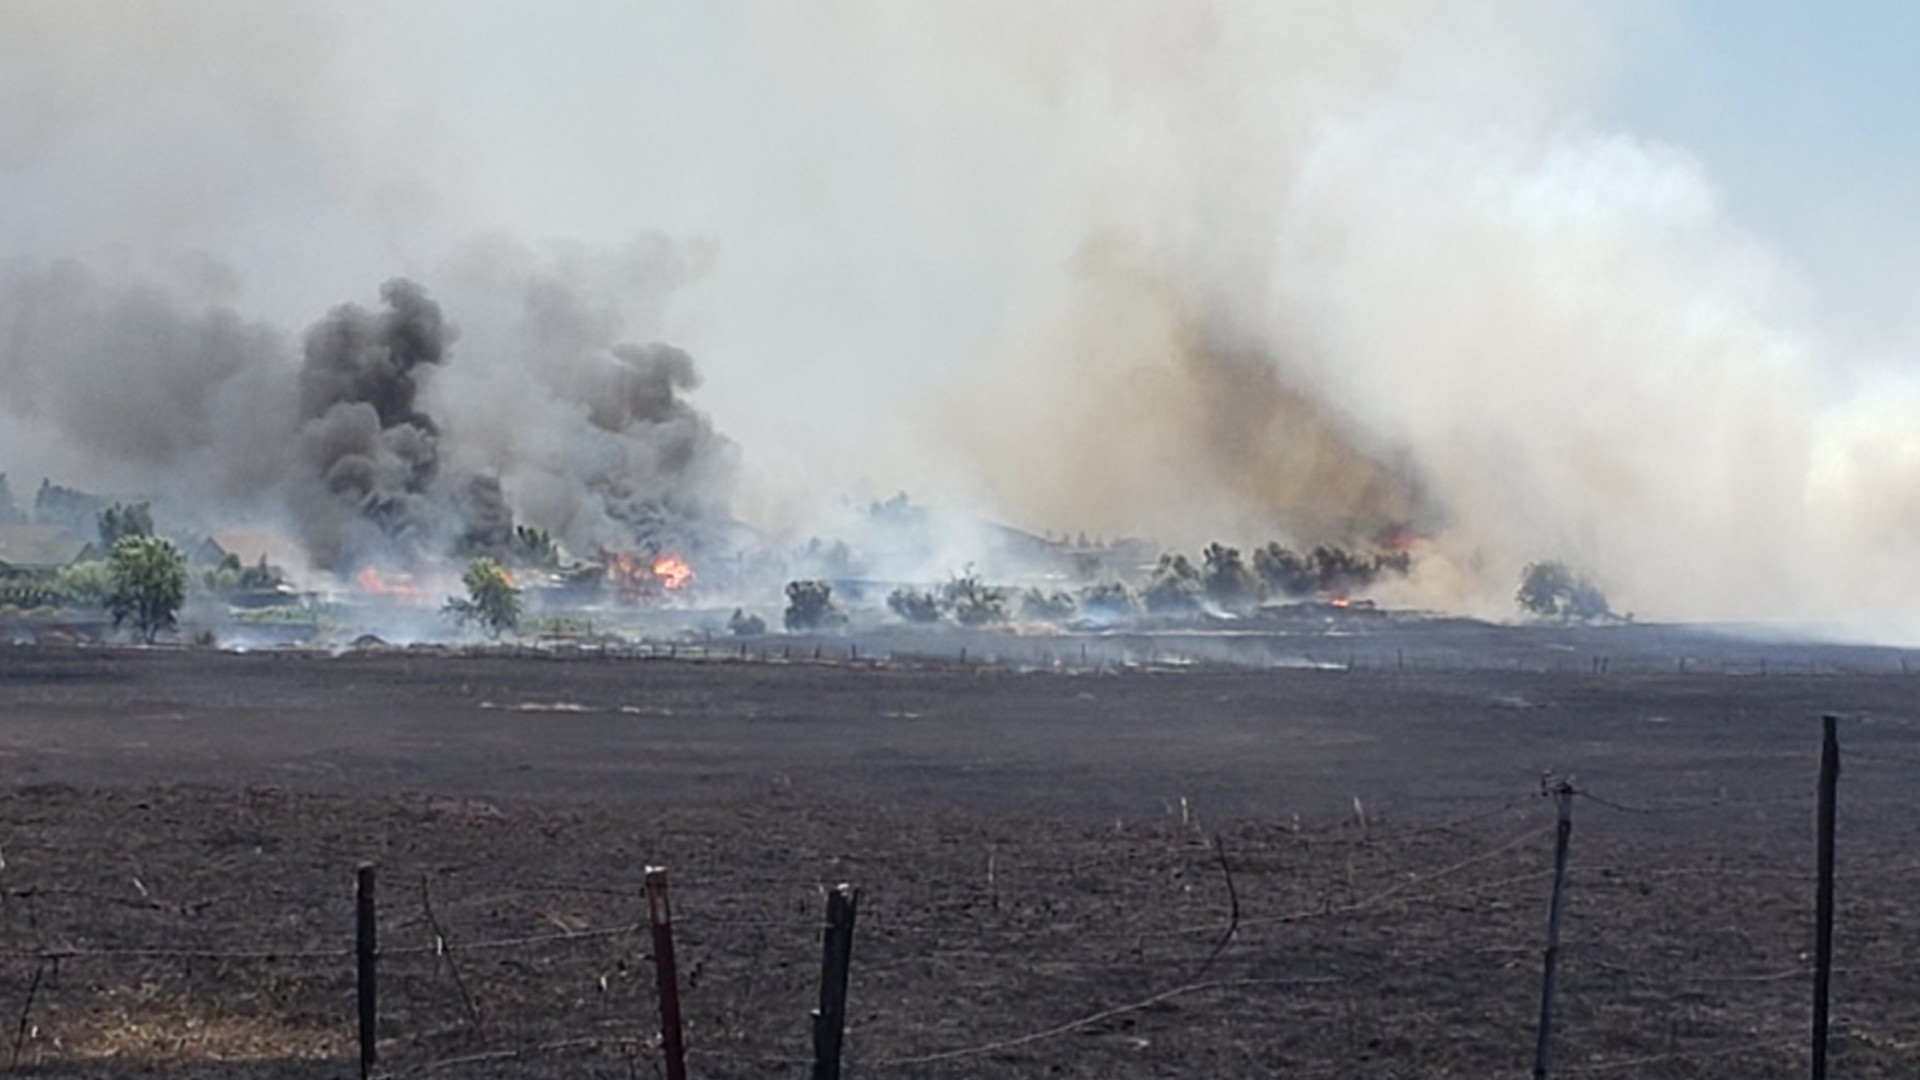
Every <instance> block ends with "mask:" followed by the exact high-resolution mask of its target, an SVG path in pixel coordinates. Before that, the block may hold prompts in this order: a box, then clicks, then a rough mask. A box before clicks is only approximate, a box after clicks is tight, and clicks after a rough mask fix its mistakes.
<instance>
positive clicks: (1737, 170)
mask: <svg viewBox="0 0 1920 1080" xmlns="http://www.w3.org/2000/svg"><path fill="white" fill-rule="evenodd" d="M1635 14H1636V16H1637V17H1635V18H1631V19H1629V20H1628V21H1627V28H1626V31H1625V32H1624V33H1623V35H1622V39H1621V42H1620V44H1619V46H1618V53H1619V69H1618V72H1617V74H1616V76H1615V78H1614V80H1613V86H1612V88H1611V95H1610V98H1611V100H1610V101H1609V103H1608V104H1607V105H1606V106H1605V107H1604V110H1603V113H1602V115H1603V117H1604V118H1605V119H1606V120H1608V121H1611V122H1615V123H1617V124H1619V125H1620V126H1622V127H1624V128H1626V129H1628V130H1633V131H1638V132H1641V133H1643V134H1645V135H1647V136H1648V137H1651V138H1657V139H1661V140H1665V141H1667V142H1671V143H1673V144H1675V145H1677V146H1681V147H1684V148H1686V150H1687V151H1688V152H1689V153H1691V154H1693V155H1694V156H1696V157H1697V158H1699V159H1700V161H1701V163H1702V164H1703V166H1704V167H1705V168H1706V170H1707V172H1708V173H1709V174H1710V175H1711V176H1712V177H1713V179H1714V182H1715V183H1716V184H1717V185H1718V186H1719V187H1720V189H1721V191H1722V192H1723V193H1724V196H1725V199H1726V203H1727V208H1728V213H1729V214H1730V216H1732V217H1733V218H1734V219H1736V220H1738V221H1740V222H1742V223H1744V224H1746V225H1747V227H1749V228H1751V229H1753V230H1754V231H1755V232H1756V233H1759V234H1760V235H1762V236H1764V237H1765V238H1767V239H1768V240H1769V241H1770V242H1772V243H1775V244H1777V245H1779V246H1780V248H1781V249H1782V250H1783V251H1784V252H1786V253H1787V254H1788V255H1789V256H1790V257H1791V258H1792V259H1793V260H1794V261H1795V262H1796V263H1798V264H1800V265H1801V266H1802V267H1803V269H1804V272H1805V274H1806V276H1807V278H1808V280H1809V281H1810V282H1812V283H1814V284H1815V286H1816V287H1817V289H1818V290H1819V291H1820V293H1821V295H1822V299H1823V301H1824V302H1825V303H1826V304H1827V305H1828V310H1830V311H1831V312H1832V313H1833V315H1834V317H1835V318H1836V319H1838V320H1840V321H1841V322H1843V323H1844V324H1845V325H1846V326H1847V327H1848V328H1849V331H1850V332H1852V333H1857V334H1860V335H1862V337H1863V339H1865V341H1866V342H1868V343H1872V344H1874V345H1876V346H1877V348H1876V349H1875V351H1876V352H1881V353H1889V354H1894V355H1896V356H1897V355H1899V354H1902V353H1904V354H1906V355H1907V356H1911V355H1912V344H1913V342H1914V340H1915V331H1916V329H1920V328H1917V327H1916V326H1915V324H1914V322H1913V319H1914V315H1913V314H1912V312H1913V311H1914V310H1915V308H1916V306H1917V305H1916V303H1915V301H1916V300H1920V263H1917V262H1916V261H1915V258H1914V255H1913V253H1914V252H1916V251H1920V114H1916V112H1915V110H1914V108H1913V102H1915V101H1916V100H1920V67H1916V66H1915V65H1914V64H1913V62H1912V56H1911V52H1910V49H1909V45H1910V43H1911V42H1913V41H1914V40H1916V38H1920V8H1917V7H1915V6H1914V5H1912V4H1906V3H1900V2H1897V0H1857V2H1852V3H1846V4H1813V3H1797V2H1794V0H1756V2H1754V3H1733V2H1729V0H1677V2H1674V3H1669V4H1659V5H1652V4H1649V5H1645V6H1644V7H1643V8H1641V9H1639V10H1638V11H1636V13H1635Z"/></svg>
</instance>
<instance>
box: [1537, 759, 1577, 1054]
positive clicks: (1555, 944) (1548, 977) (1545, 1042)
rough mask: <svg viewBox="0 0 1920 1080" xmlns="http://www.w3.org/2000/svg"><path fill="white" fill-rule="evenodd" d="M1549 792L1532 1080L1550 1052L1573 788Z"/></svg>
mask: <svg viewBox="0 0 1920 1080" xmlns="http://www.w3.org/2000/svg"><path fill="white" fill-rule="evenodd" d="M1550 790H1551V791H1552V792H1553V797H1554V801H1555V802H1556V803H1558V804H1559V806H1558V808H1559V812H1560V820H1559V823H1558V825H1557V826H1556V828H1555V830H1554V843H1553V901H1552V903H1551V904H1550V905H1549V907H1548V908H1547V949H1546V954H1545V956H1544V958H1543V959H1542V962H1541V976H1540V1029H1539V1034H1538V1037H1537V1038H1536V1039H1535V1040H1534V1044H1533V1080H1546V1077H1547V1061H1548V1058H1549V1057H1550V1056H1551V1055H1552V1051H1553V993H1554V976H1555V975H1556V974H1557V972H1558V969H1559V966H1560V918H1561V916H1562V915H1564V914H1565V913H1566V910H1567V845H1568V842H1569V841H1570V840H1571V839H1572V837H1573V785H1572V784H1570V783H1568V782H1567V781H1565V780H1564V779H1563V780H1561V781H1560V782H1559V783H1558V784H1556V785H1554V786H1553V787H1552V788H1551V789H1550Z"/></svg>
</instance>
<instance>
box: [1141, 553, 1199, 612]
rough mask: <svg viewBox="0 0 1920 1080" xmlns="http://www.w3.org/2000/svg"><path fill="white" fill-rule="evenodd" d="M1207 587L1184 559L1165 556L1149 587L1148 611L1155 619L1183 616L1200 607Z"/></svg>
mask: <svg viewBox="0 0 1920 1080" xmlns="http://www.w3.org/2000/svg"><path fill="white" fill-rule="evenodd" d="M1204 591H1205V583H1204V581H1203V580H1202V579H1201V577H1200V571H1198V570H1196V569H1194V566H1193V564H1192V563H1190V562H1188V561H1187V557H1186V556H1185V555H1162V556H1160V564H1159V565H1158V566H1156V567H1154V570H1153V581H1152V582H1151V583H1150V584H1149V585H1148V586H1147V592H1146V602H1147V610H1148V611H1150V612H1152V613H1154V614H1155V615H1184V614H1187V613H1189V612H1192V611H1196V610H1198V609H1199V607H1200V596H1201V594H1202V593H1203V592H1204Z"/></svg>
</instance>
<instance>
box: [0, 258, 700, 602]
mask: <svg viewBox="0 0 1920 1080" xmlns="http://www.w3.org/2000/svg"><path fill="white" fill-rule="evenodd" d="M543 285H544V287H543V289H542V290H541V293H540V300H539V304H537V305H533V306H540V305H544V306H545V307H546V308H548V309H551V308H554V307H565V306H568V305H569V304H575V303H577V301H575V300H571V299H569V296H570V293H569V290H568V289H567V288H566V287H563V286H561V285H559V284H557V283H555V282H553V281H551V280H545V281H543ZM380 298H381V307H380V308H379V309H377V310H370V309H368V308H365V307H362V306H360V305H357V304H351V303H349V304H342V305H338V306H336V307H334V308H333V309H332V310H331V311H329V312H328V313H327V314H326V315H325V316H324V317H323V318H321V319H320V320H319V321H318V322H316V323H314V324H313V325H312V326H310V327H309V328H308V329H307V330H306V332H305V334H304V336H303V338H302V339H301V340H302V342H303V348H302V350H301V360H300V362H299V363H298V364H297V365H296V364H295V363H294V362H293V359H292V357H291V356H290V355H289V353H290V350H289V349H288V347H287V344H286V343H287V341H288V339H289V337H290V335H288V334H286V333H284V332H282V331H279V330H277V329H275V328H272V327H270V326H267V325H265V324H261V323H257V322H248V321H246V320H244V319H243V318H242V317H240V316H239V315H237V314H235V313H234V312H233V311H231V310H228V309H226V308H224V307H219V306H214V307H207V308H199V309H196V308H194V307H193V306H191V305H190V304H188V303H186V302H183V301H181V300H178V299H176V298H174V297H171V296H168V295H167V294H165V293H163V292H161V291H159V290H157V289H155V288H152V287H148V286H136V285H126V286H112V285H107V284H105V283H103V282H102V281H101V280H100V279H99V278H98V276H96V275H95V274H93V273H92V272H90V271H87V270H86V269H84V268H82V267H80V266H79V265H77V264H72V263H62V264H58V265H55V266H52V267H49V268H45V269H34V268H32V267H29V266H24V265H23V266H19V267H16V268H15V269H14V271H13V272H12V273H11V274H9V275H7V276H6V277H5V278H4V280H0V378H4V379H5V380H6V385H7V386H8V388H9V392H8V393H7V395H6V396H5V399H4V402H5V408H6V410H7V415H8V417H9V427H10V430H11V431H13V432H15V433H16V434H17V436H18V441H19V442H20V444H21V445H22V446H31V447H34V448H36V452H35V453H34V454H32V455H27V456H28V457H31V458H32V460H31V461H28V462H27V464H28V465H30V466H32V467H38V468H41V469H43V470H46V472H47V473H48V474H50V475H52V476H54V477H55V478H56V479H59V480H61V481H65V482H73V483H85V484H91V485H95V486H99V487H104V488H105V489H106V490H108V491H110V492H112V493H115V494H126V495H129V496H139V497H148V498H158V499H160V500H161V508H162V511H163V517H170V518H171V519H172V520H173V521H175V522H177V523H178V524H180V525H181V526H182V527H190V528H215V527H218V526H221V525H226V524H233V523H238V522H249V523H259V522H260V520H261V519H262V518H263V517H264V518H268V519H277V518H281V517H282V516H284V519H285V521H286V522H287V524H288V525H289V527H290V528H291V529H292V530H293V531H294V533H295V534H296V535H297V537H298V538H299V540H300V542H301V543H302V545H303V546H304V548H305V550H306V553H307V556H308V559H309V561H310V564H311V566H312V567H313V568H315V569H318V570H321V571H326V572H331V573H336V574H346V573H349V572H351V571H353V570H355V569H356V568H358V567H360V566H363V565H381V566H385V567H390V568H401V569H419V568H422V567H423V566H428V565H432V564H435V563H439V562H443V561H445V560H448V559H451V558H456V557H460V556H464V555H467V554H478V553H496V554H497V553H500V552H502V551H504V550H505V549H506V548H507V546H508V544H509V543H510V542H511V539H512V535H513V526H514V525H515V524H516V523H519V524H526V525H531V526H533V527H536V528H544V529H547V530H549V531H551V532H553V533H555V534H556V535H557V536H560V537H561V538H562V539H563V540H564V541H566V542H569V543H570V544H577V545H578V546H576V547H574V550H575V551H576V552H577V553H579V554H593V553H594V551H595V550H596V549H597V548H602V547H604V548H608V549H612V550H619V551H629V550H635V549H636V548H643V549H644V548H655V547H660V546H664V545H669V544H674V545H679V546H682V547H688V546H697V545H698V544H700V543H703V542H705V541H706V540H707V538H708V537H709V536H711V535H715V534H716V531H717V530H721V529H723V528H724V527H725V525H726V523H727V521H728V505H729V504H728V495H729V488H728V486H727V481H728V480H729V478H730V453H731V445H730V444H729V443H727V442H726V440H725V439H724V438H723V437H721V436H720V435H718V434H717V433H716V432H715V431H714V430H713V427H712V424H711V423H710V421H708V419H707V418H706V417H705V416H704V415H703V414H701V413H700V412H699V411H697V410H696V409H694V408H693V407H692V406H691V405H690V404H689V403H688V402H687V401H686V400H685V398H684V396H683V395H684V394H685V392H686V391H688V390H691V389H692V388H694V387H695V386H697V385H698V384H699V375H698V372H697V371H696V368H695V365H694V361H693V358H692V357H691V356H690V355H689V354H687V353H686V352H685V351H683V350H680V349H677V348H674V347H672V346H669V345H663V344H653V345H646V346H639V345H631V344H619V345H609V346H606V347H605V348H604V349H603V350H602V351H601V352H600V354H599V355H598V356H593V355H590V354H589V355H582V356H578V357H572V358H570V359H569V360H568V361H567V362H566V363H564V364H560V365H558V366H556V367H555V369H554V371H555V375H554V377H551V378H546V379H527V380H525V381H524V382H523V383H522V384H520V385H517V386H515V387H514V389H515V392H516V396H514V397H512V398H511V399H501V398H494V399H493V401H494V403H495V404H496V405H498V406H500V407H503V408H505V409H507V410H508V413H509V420H510V423H509V426H510V427H511V428H513V429H514V430H518V431H521V432H523V433H528V432H530V433H531V435H532V437H531V438H529V439H528V440H526V441H524V442H521V443H517V444H512V445H508V446H506V447H505V449H506V450H507V451H508V454H507V456H506V457H504V458H502V459H499V460H493V461H490V460H489V455H488V454H487V453H486V452H485V447H486V446H487V445H488V442H489V439H488V436H489V432H488V430H487V429H486V428H484V427H482V426H479V425H478V424H477V423H476V421H477V420H478V418H477V417H476V416H474V415H472V414H471V413H462V412H461V410H460V408H459V407H458V405H455V406H454V407H453V410H452V411H453V414H454V416H455V417H456V422H455V423H454V424H451V425H449V424H446V423H444V422H443V421H441V420H439V419H436V417H435V416H434V415H433V406H432V405H431V402H432V401H433V400H434V399H435V398H436V397H439V398H440V399H442V400H443V401H453V402H458V401H460V400H461V399H460V396H459V390H460V387H459V379H460V378H461V373H462V366H461V365H460V364H459V363H457V362H456V357H455V353H456V352H457V349H456V342H457V341H458V340H459V334H458V332H457V331H456V329H455V327H454V325H453V324H452V323H451V322H450V320H449V319H448V317H447V316H446V315H445V313H444V312H443V311H442V309H441V306H440V304H439V303H438V302H437V301H436V300H435V299H434V298H433V297H432V296H430V295H429V294H428V292H427V290H426V289H425V288H424V287H423V286H422V285H420V284H418V283H416V282H413V281H411V280H407V279H404V278H396V279H393V280H391V281H388V282H387V283H386V284H385V285H383V286H382V287H381V289H380ZM494 299H495V300H496V301H502V300H505V301H508V302H511V300H512V299H513V298H500V297H495V298H494ZM519 299H520V300H521V301H523V302H526V303H529V304H532V301H530V300H527V298H525V297H522V298H519ZM548 325H549V326H551V325H555V324H554V322H553V320H552V319H551V318H550V319H549V320H548ZM568 325H570V326H573V327H574V329H576V330H577V329H578V324H577V322H576V323H568ZM588 336H589V337H591V335H588ZM572 344H573V345H575V346H578V345H579V342H578V340H574V341H573V342H572ZM480 353H481V356H482V358H483V363H482V364H481V366H480V367H479V369H478V370H477V371H475V373H474V376H473V377H474V378H475V379H476V380H478V381H479V382H480V383H482V384H485V383H486V382H487V378H488V371H487V369H486V367H485V364H484V357H485V356H486V352H485V350H484V349H482V350H480ZM502 370H509V369H508V368H506V367H497V368H496V369H495V371H494V374H495V375H498V374H499V373H500V371H502ZM443 381H444V382H445V383H447V384H450V385H441V383H442V382H443ZM488 389H489V388H488V387H486V386H484V385H483V386H482V387H481V390H482V392H485V391H487V390H488ZM448 390H451V391H452V392H451V393H447V392H446V391H448ZM463 421H464V422H465V423H463ZM520 450H539V451H540V453H539V455H538V456H537V457H536V458H535V460H533V461H531V462H523V461H520V460H517V459H516V458H514V457H513V456H512V454H513V453H515V452H518V451H520ZM12 471H13V472H14V474H15V475H21V474H22V472H21V470H20V469H19V468H14V469H13V470H12ZM505 476H511V477H516V478H519V479H520V481H521V483H520V484H519V487H518V489H519V490H521V491H523V492H525V493H527V494H528V496H529V497H528V499H527V505H524V506H519V507H516V506H515V505H513V503H512V501H511V500H510V498H509V493H508V490H507V488H506V486H505V485H504V484H503V477H505ZM583 520H585V521H586V522H588V524H587V525H582V521H583Z"/></svg>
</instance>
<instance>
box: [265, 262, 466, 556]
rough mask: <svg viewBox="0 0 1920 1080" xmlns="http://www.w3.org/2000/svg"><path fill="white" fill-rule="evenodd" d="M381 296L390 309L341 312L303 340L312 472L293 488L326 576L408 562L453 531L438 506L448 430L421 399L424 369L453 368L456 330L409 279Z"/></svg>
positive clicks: (305, 434)
mask: <svg viewBox="0 0 1920 1080" xmlns="http://www.w3.org/2000/svg"><path fill="white" fill-rule="evenodd" d="M380 298H381V300H382V301H383V302H384V303H385V304H386V309H385V310H384V311H381V312H377V313H376V312H370V311H367V310H365V309H364V308H361V307H358V306H356V305H353V304H345V305H342V306H340V307H337V308H335V309H333V311H331V312H329V313H328V315H327V317H326V318H325V319H323V320H321V321H320V322H319V323H317V324H315V325H314V326H313V327H312V328H311V329H309V330H308V331H307V335H306V349H305V363H304V364H303V365H302V367H301V369H300V412H301V419H302V425H301V430H300V436H299V442H300V457H301V461H302V464H303V466H304V467H305V470H306V475H303V476H301V477H298V478H296V479H295V482H294V484H293V499H294V502H293V508H294V512H295V516H296V518H297V519H298V520H299V522H300V525H301V528H302V532H303V533H304V534H305V537H306V541H307V546H308V552H309V554H310V555H311V556H312V557H313V559H314V561H315V563H316V564H318V565H320V566H322V567H324V568H326V569H330V570H341V569H345V568H347V567H348V564H349V562H350V561H352V560H357V559H362V558H365V557H367V556H368V555H370V554H376V553H378V554H385V555H387V556H388V557H390V558H402V557H405V556H408V555H410V554H411V553H412V552H413V551H415V550H417V549H420V548H424V547H428V546H429V545H433V544H434V542H435V541H436V540H443V536H442V534H443V533H444V531H445V529H444V526H443V521H442V511H443V505H442V502H441V500H439V499H436V498H435V485H436V482H437V481H438V480H439V479H440V429H439V427H438V426H437V425H436V424H435V423H434V422H433V419H432V418H431V417H429V416H427V415H426V414H425V413H424V412H421V411H420V408H419V397H420V390H421V382H422V380H423V379H424V378H425V377H426V375H427V374H428V372H430V371H432V370H433V369H435V368H437V367H439V366H440V365H441V364H444V363H445V362H446V360H447V350H448V347H449V345H450V344H451V341H452V338H453V337H454V334H453V330H452V328H451V327H449V326H448V325H447V321H446V318H445V317H444V316H443V315H442V314H441V312H440V306H439V305H438V304H436V303H434V302H433V300H432V299H430V298H429V297H428V296H427V294H426V291H425V290H424V289H422V288H421V287H420V286H419V285H417V284H415V283H413V282H411V281H406V280H404V279H395V280H392V281H389V282H387V283H386V284H385V285H383V286H381V288H380ZM382 549H384V551H382ZM409 561H410V560H409Z"/></svg>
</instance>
